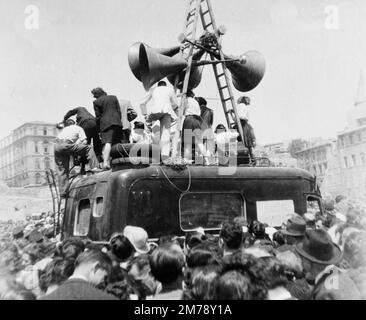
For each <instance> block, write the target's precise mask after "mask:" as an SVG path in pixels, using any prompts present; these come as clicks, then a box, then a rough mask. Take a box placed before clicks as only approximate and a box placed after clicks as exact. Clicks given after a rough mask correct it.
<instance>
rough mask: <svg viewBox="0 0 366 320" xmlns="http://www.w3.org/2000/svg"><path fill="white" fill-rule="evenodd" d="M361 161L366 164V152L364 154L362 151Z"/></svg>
mask: <svg viewBox="0 0 366 320" xmlns="http://www.w3.org/2000/svg"><path fill="white" fill-rule="evenodd" d="M361 163H362V164H363V165H365V164H366V160H365V154H364V153H363V152H362V153H361Z"/></svg>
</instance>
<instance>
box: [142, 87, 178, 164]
mask: <svg viewBox="0 0 366 320" xmlns="http://www.w3.org/2000/svg"><path fill="white" fill-rule="evenodd" d="M151 99H152V100H153V103H152V104H151V106H150V108H149V110H147V108H146V105H147V103H148V102H149V101H150V100H151ZM140 107H141V112H142V114H143V115H144V117H145V121H146V124H147V126H148V127H150V124H151V123H152V122H153V121H157V120H159V121H160V141H159V145H160V153H161V159H162V161H165V160H167V159H168V158H169V157H170V146H171V143H170V127H171V124H172V120H176V119H177V115H176V113H175V112H174V110H175V109H176V108H178V101H177V97H176V95H175V93H174V90H173V88H171V87H168V86H167V84H166V82H165V81H159V83H158V85H157V87H154V88H152V89H150V91H149V93H148V94H147V96H146V97H145V98H144V99H143V101H142V102H141V103H140Z"/></svg>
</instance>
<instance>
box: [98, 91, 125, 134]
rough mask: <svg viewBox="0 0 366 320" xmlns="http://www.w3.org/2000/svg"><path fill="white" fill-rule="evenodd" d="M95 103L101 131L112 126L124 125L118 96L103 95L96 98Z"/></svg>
mask: <svg viewBox="0 0 366 320" xmlns="http://www.w3.org/2000/svg"><path fill="white" fill-rule="evenodd" d="M93 105H94V111H95V117H96V119H97V124H98V126H99V130H100V131H101V132H102V131H105V130H106V129H108V128H110V127H111V126H119V127H122V115H121V107H120V105H119V102H118V99H117V97H116V96H110V95H104V96H101V97H99V98H98V99H96V100H94V102H93Z"/></svg>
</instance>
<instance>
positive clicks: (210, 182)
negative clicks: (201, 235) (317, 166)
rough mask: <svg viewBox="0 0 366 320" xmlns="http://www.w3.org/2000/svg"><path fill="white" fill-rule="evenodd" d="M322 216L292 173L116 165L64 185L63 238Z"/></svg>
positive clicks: (154, 233)
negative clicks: (240, 220) (129, 227)
mask: <svg viewBox="0 0 366 320" xmlns="http://www.w3.org/2000/svg"><path fill="white" fill-rule="evenodd" d="M309 207H311V208H312V210H316V211H318V212H319V213H320V214H322V212H323V207H322V201H321V193H320V190H319V187H318V184H317V181H316V177H314V176H313V175H311V174H310V173H309V172H307V171H305V170H302V169H299V168H286V167H261V166H257V167H252V166H246V165H242V166H238V167H235V168H224V167H221V166H199V165H190V166H186V167H184V168H181V169H180V170H178V169H176V168H173V167H171V166H164V165H160V164H157V165H152V164H147V165H143V164H140V165H133V164H128V163H127V164H126V163H118V162H117V164H116V162H115V164H114V165H113V166H112V170H110V171H106V172H100V173H95V174H90V175H84V176H78V177H76V178H74V179H72V181H70V188H69V194H68V197H67V199H66V202H65V211H64V216H63V219H62V228H61V229H62V233H61V234H62V238H68V237H81V238H87V239H89V240H92V241H95V242H105V241H108V240H109V238H110V236H111V235H112V234H113V233H114V232H122V230H123V228H124V227H125V226H126V225H135V226H140V227H142V228H144V229H145V230H146V231H147V233H148V235H149V238H150V239H157V238H159V237H161V236H164V235H176V236H182V235H184V234H185V233H186V232H189V231H192V230H196V229H197V228H199V227H201V228H203V229H204V230H205V231H207V232H211V233H218V232H219V231H220V228H221V225H222V224H223V223H224V222H226V221H231V220H232V219H233V218H235V217H238V216H242V217H244V218H245V219H246V220H247V222H248V223H250V222H251V221H253V220H258V221H261V222H263V223H266V224H268V225H270V226H273V227H280V226H281V224H282V223H283V222H285V221H286V219H287V218H288V216H289V215H291V214H294V213H297V214H300V215H303V214H304V213H306V212H307V210H308V208H309Z"/></svg>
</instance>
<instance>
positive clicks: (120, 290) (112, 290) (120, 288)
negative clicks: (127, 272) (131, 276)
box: [105, 280, 135, 300]
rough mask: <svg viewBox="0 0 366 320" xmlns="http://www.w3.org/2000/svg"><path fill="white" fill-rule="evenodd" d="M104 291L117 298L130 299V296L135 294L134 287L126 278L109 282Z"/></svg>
mask: <svg viewBox="0 0 366 320" xmlns="http://www.w3.org/2000/svg"><path fill="white" fill-rule="evenodd" d="M105 291H106V292H107V293H109V294H111V295H113V296H115V297H116V298H117V299H119V300H132V299H131V298H132V297H133V296H134V295H135V291H134V289H133V288H132V287H131V285H130V284H129V283H128V281H127V280H121V281H118V282H113V283H109V284H108V285H107V287H106V288H105Z"/></svg>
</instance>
